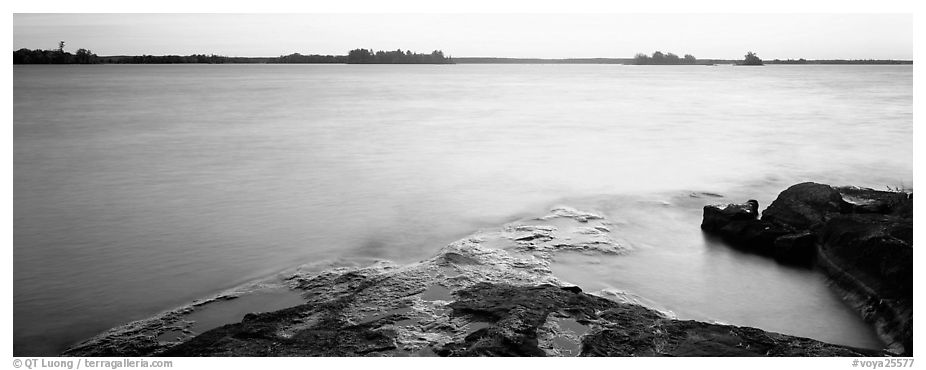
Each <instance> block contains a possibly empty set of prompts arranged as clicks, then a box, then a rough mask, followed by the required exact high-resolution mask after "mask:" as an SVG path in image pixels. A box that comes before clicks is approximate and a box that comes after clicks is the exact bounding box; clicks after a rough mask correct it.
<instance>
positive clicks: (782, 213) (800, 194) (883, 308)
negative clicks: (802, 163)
mask: <svg viewBox="0 0 926 370" xmlns="http://www.w3.org/2000/svg"><path fill="white" fill-rule="evenodd" d="M758 208H759V207H758V202H756V201H755V200H749V201H748V202H746V203H742V204H719V205H708V206H705V207H704V219H703V221H702V223H701V228H702V229H703V230H704V231H705V232H707V233H709V234H712V235H716V236H718V237H720V238H722V239H723V240H725V241H726V242H727V243H729V244H730V245H732V246H734V247H737V248H740V249H744V250H747V251H750V252H754V253H758V254H763V255H768V256H770V257H773V258H775V259H776V260H778V261H779V262H782V263H786V264H795V265H804V266H808V267H815V268H819V269H820V270H822V271H823V273H824V274H826V275H827V276H828V277H829V279H830V281H831V282H832V284H831V286H832V287H833V288H835V289H836V291H837V292H838V293H840V294H841V295H842V297H843V299H844V300H845V301H846V302H848V303H849V304H850V305H851V306H853V307H854V308H855V309H856V311H857V312H859V314H860V315H861V316H862V318H863V319H865V320H866V321H867V322H869V323H871V324H873V325H874V327H875V329H876V331H877V332H878V335H879V336H880V337H881V338H882V339H883V340H884V341H885V342H886V343H888V345H889V348H890V350H891V351H892V352H894V353H897V354H903V355H905V356H912V355H913V194H912V193H906V192H901V191H878V190H872V189H866V188H858V187H836V188H834V187H831V186H829V185H824V184H817V183H812V182H807V183H801V184H797V185H794V186H791V187H790V188H788V189H786V190H784V191H782V192H781V194H779V195H778V198H777V199H775V201H773V202H772V204H771V205H769V206H768V208H766V209H765V210H764V211H763V212H762V217H761V218H759V213H758Z"/></svg>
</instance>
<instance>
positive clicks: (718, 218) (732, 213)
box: [701, 200, 759, 231]
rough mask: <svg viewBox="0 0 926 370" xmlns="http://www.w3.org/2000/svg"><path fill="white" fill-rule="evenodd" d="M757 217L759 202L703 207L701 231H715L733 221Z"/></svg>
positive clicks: (750, 201)
mask: <svg viewBox="0 0 926 370" xmlns="http://www.w3.org/2000/svg"><path fill="white" fill-rule="evenodd" d="M758 217H759V202H758V201H756V200H749V201H747V202H746V203H743V204H728V205H709V206H704V219H703V221H702V222H701V229H703V230H705V231H717V230H720V229H721V228H722V227H724V226H726V225H727V224H729V223H730V222H734V221H751V220H755V219H756V218H758Z"/></svg>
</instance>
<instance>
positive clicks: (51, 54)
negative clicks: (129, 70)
mask: <svg viewBox="0 0 926 370" xmlns="http://www.w3.org/2000/svg"><path fill="white" fill-rule="evenodd" d="M94 63H100V61H99V57H97V56H96V54H94V53H93V52H91V51H90V50H87V49H77V52H76V53H75V54H71V53H68V52H66V51H64V41H62V42H60V43H59V44H58V49H55V50H39V49H35V50H29V49H26V48H23V49H19V50H16V51H14V52H13V64H94Z"/></svg>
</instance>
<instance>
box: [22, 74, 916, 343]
mask: <svg viewBox="0 0 926 370" xmlns="http://www.w3.org/2000/svg"><path fill="white" fill-rule="evenodd" d="M912 72H913V70H912V66H909V65H908V66H766V67H732V66H714V67H704V66H677V67H676V66H621V65H418V66H416V65H396V66H384V65H163V66H160V65H159V66H145V65H94V66H15V67H14V69H13V81H14V94H13V100H14V110H13V119H14V123H13V133H14V179H13V183H14V199H13V201H14V209H13V216H14V230H13V232H14V247H13V258H14V273H13V276H14V282H13V309H14V333H13V338H14V343H13V344H14V354H15V355H18V356H25V355H36V354H45V355H53V354H55V353H59V352H60V351H61V350H63V349H64V348H65V347H66V346H67V345H69V344H72V343H74V342H76V341H79V340H81V339H84V338H86V337H88V336H91V335H94V334H96V333H98V332H101V331H103V330H105V329H108V328H110V327H113V326H116V325H119V324H121V323H125V322H127V321H131V320H136V319H141V318H144V317H148V316H150V315H152V314H154V313H156V312H159V311H162V310H165V309H169V308H172V307H176V306H179V305H182V304H184V303H187V302H189V301H191V300H193V299H196V298H200V297H203V296H207V295H210V294H213V293H215V292H217V291H221V290H224V289H228V288H230V287H234V286H237V285H240V284H242V283H245V282H247V281H251V280H254V279H258V278H261V277H265V276H269V275H273V274H274V273H277V272H278V271H280V270H283V269H288V268H292V267H294V266H297V265H300V264H305V263H309V264H315V265H318V266H324V265H331V264H338V263H350V262H357V263H365V262H367V261H371V260H374V259H389V260H393V261H397V262H400V263H401V262H412V261H416V260H419V259H423V258H426V257H428V256H429V255H431V254H433V253H434V252H435V251H436V250H438V249H439V248H440V247H442V246H443V245H445V244H447V243H449V242H451V241H453V240H455V239H457V238H459V237H461V236H465V235H466V234H469V233H471V232H473V231H476V230H479V229H481V228H489V227H495V226H498V225H501V224H503V223H504V222H507V221H511V220H514V219H517V218H519V217H524V216H529V215H541V214H543V212H545V211H546V210H547V209H548V208H549V207H550V206H552V205H557V204H567V205H572V206H576V207H581V208H586V209H591V210H598V211H600V212H603V213H606V214H607V215H608V216H609V217H610V218H612V219H614V220H616V221H617V225H618V226H617V227H616V230H615V234H616V236H618V237H619V238H620V239H621V240H623V241H624V242H626V243H628V244H631V245H632V246H633V247H634V252H633V253H632V254H630V255H628V256H620V257H607V258H604V257H602V258H589V257H587V256H582V255H569V254H565V255H562V256H559V257H557V263H556V265H555V266H554V272H555V273H556V274H558V275H559V276H562V277H563V278H564V279H566V280H568V281H570V282H574V283H577V284H580V285H582V286H583V287H586V290H595V289H617V290H622V291H625V292H629V293H632V294H637V295H640V296H642V297H645V298H647V299H649V300H651V301H652V302H654V303H655V304H658V305H660V306H662V307H664V308H666V309H669V310H672V311H673V312H675V313H676V314H677V315H678V316H679V317H682V318H696V319H701V320H715V321H720V322H726V323H731V324H737V325H751V326H758V327H761V328H764V329H768V330H775V331H779V332H784V333H791V334H796V335H802V336H809V337H813V338H817V339H822V340H827V341H831V342H837V343H844V344H850V345H856V346H862V347H878V346H880V344H879V343H878V341H877V339H876V338H875V337H874V335H873V333H872V331H871V330H870V329H869V328H868V327H867V326H866V325H864V324H863V323H862V322H861V321H860V319H858V317H857V316H856V315H855V314H854V313H853V312H851V311H850V310H848V309H847V308H845V307H844V305H843V304H842V303H841V302H840V301H839V299H838V297H836V296H835V295H834V294H832V293H831V292H830V291H829V290H828V289H827V287H826V282H825V280H824V279H823V277H822V275H820V274H819V273H816V272H813V271H809V270H801V269H794V268H788V267H784V266H781V265H778V264H776V263H775V262H774V261H770V260H769V259H766V258H761V257H757V256H752V255H748V254H743V253H739V252H736V251H734V250H731V249H729V248H726V247H725V246H722V245H717V244H715V243H712V242H710V241H708V240H705V238H704V236H703V235H702V234H701V232H700V230H699V229H698V227H699V225H700V216H701V207H702V206H703V205H704V204H707V203H713V202H718V201H737V202H739V201H743V200H746V199H749V198H755V199H759V201H760V202H761V205H760V206H761V207H762V208H764V207H765V206H767V205H768V203H769V202H770V201H771V200H773V199H774V197H775V196H776V195H777V194H778V193H779V192H780V191H781V190H783V189H785V188H787V187H788V186H789V185H791V184H794V183H797V182H800V181H807V180H812V181H817V182H823V183H830V184H835V185H843V184H851V185H860V186H869V187H874V188H879V189H884V188H885V187H886V186H892V187H894V186H901V185H902V186H906V187H908V188H912V177H913V170H912V156H913V154H912V147H913V139H912V137H913V136H912V134H913V119H912V116H913V104H912V95H913V94H912V85H913V81H912ZM692 192H711V193H717V194H721V195H723V196H724V198H711V197H702V198H696V197H692V196H690V194H691V193H692Z"/></svg>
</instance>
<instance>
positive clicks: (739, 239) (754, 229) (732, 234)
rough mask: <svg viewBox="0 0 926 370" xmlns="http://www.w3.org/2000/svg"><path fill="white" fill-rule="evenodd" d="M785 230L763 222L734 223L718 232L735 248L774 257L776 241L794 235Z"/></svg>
mask: <svg viewBox="0 0 926 370" xmlns="http://www.w3.org/2000/svg"><path fill="white" fill-rule="evenodd" d="M792 232H793V231H792V229H789V228H785V227H782V226H779V225H776V224H773V223H770V222H765V221H762V220H753V221H734V222H731V223H729V224H727V225H726V226H724V227H722V228H721V229H720V230H718V231H717V232H716V234H717V235H720V236H721V237H722V238H723V240H724V241H726V242H727V243H730V244H731V245H733V246H734V247H737V248H740V249H743V250H746V251H749V252H753V253H758V254H764V255H769V256H771V255H774V253H775V240H776V239H778V238H779V237H782V236H784V235H788V234H790V233H792Z"/></svg>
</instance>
